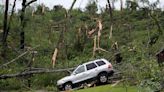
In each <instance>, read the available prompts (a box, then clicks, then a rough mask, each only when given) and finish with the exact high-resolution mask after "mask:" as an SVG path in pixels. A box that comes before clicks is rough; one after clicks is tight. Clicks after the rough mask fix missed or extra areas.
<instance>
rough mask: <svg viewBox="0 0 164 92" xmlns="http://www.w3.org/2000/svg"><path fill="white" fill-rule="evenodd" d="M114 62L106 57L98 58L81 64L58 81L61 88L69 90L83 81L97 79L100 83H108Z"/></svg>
mask: <svg viewBox="0 0 164 92" xmlns="http://www.w3.org/2000/svg"><path fill="white" fill-rule="evenodd" d="M113 73H114V72H113V67H112V64H111V63H110V62H109V61H107V60H106V59H97V60H94V61H90V62H87V63H84V64H82V65H79V66H78V67H77V68H76V69H75V70H74V71H73V72H72V74H71V75H70V76H66V77H64V78H62V79H60V80H58V81H57V86H58V88H59V90H69V89H72V88H74V87H76V86H80V85H81V84H83V83H88V82H91V81H94V80H97V82H99V83H107V81H108V76H111V75H113Z"/></svg>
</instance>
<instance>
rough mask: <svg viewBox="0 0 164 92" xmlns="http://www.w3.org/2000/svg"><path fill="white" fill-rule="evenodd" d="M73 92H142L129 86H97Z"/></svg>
mask: <svg viewBox="0 0 164 92" xmlns="http://www.w3.org/2000/svg"><path fill="white" fill-rule="evenodd" d="M75 92H143V91H139V89H138V87H136V86H130V87H123V86H115V87H112V86H111V85H105V86H98V87H92V88H86V89H81V90H77V91H75Z"/></svg>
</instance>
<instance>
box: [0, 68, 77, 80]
mask: <svg viewBox="0 0 164 92" xmlns="http://www.w3.org/2000/svg"><path fill="white" fill-rule="evenodd" d="M73 69H74V68H67V69H46V68H41V69H39V68H38V69H36V70H35V68H34V70H33V68H32V69H27V70H25V71H24V72H19V73H15V74H3V75H0V79H8V78H14V77H24V76H28V75H32V74H43V73H53V72H63V71H67V72H69V71H70V70H73Z"/></svg>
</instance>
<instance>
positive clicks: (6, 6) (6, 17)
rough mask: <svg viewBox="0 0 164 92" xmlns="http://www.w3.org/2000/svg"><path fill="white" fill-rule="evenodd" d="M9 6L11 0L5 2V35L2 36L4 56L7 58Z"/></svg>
mask: <svg viewBox="0 0 164 92" xmlns="http://www.w3.org/2000/svg"><path fill="white" fill-rule="evenodd" d="M8 6H9V0H6V3H5V13H4V20H3V36H2V48H3V51H2V57H3V58H4V59H5V58H6V47H7V42H6V40H7V35H8V32H7V26H8V24H7V23H8Z"/></svg>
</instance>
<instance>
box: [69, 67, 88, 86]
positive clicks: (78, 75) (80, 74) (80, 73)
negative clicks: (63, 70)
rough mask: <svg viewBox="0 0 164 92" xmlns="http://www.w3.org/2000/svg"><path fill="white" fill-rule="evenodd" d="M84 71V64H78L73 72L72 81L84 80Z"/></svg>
mask: <svg viewBox="0 0 164 92" xmlns="http://www.w3.org/2000/svg"><path fill="white" fill-rule="evenodd" d="M84 72H85V66H84V65H80V66H78V67H77V69H76V70H75V71H74V72H73V75H72V76H73V79H72V80H73V83H78V82H81V81H84V80H85V79H86V76H87V75H86V74H84Z"/></svg>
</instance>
